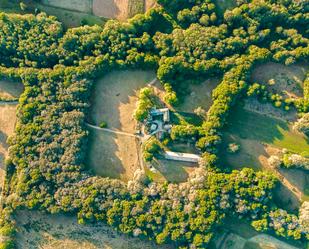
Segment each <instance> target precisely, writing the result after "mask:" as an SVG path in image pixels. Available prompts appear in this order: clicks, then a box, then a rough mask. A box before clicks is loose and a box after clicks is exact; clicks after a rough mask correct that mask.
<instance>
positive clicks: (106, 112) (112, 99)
mask: <svg viewBox="0 0 309 249" xmlns="http://www.w3.org/2000/svg"><path fill="white" fill-rule="evenodd" d="M155 77H156V76H155V73H154V72H152V71H141V70H136V71H133V70H131V71H129V70H127V71H114V72H111V73H109V74H107V75H106V76H105V77H103V78H102V79H100V80H98V82H97V83H96V85H95V87H94V89H93V95H92V97H91V110H90V115H89V121H90V123H93V124H96V125H99V124H100V123H101V122H102V121H105V122H106V123H107V126H108V128H111V129H115V130H120V131H125V132H129V133H133V132H134V131H135V126H136V121H135V119H134V118H133V113H134V110H135V108H136V103H137V100H138V99H137V92H138V90H139V89H140V88H142V87H144V86H145V85H146V84H147V83H148V82H149V81H151V80H152V79H154V78H155Z"/></svg>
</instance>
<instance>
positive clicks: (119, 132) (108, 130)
mask: <svg viewBox="0 0 309 249" xmlns="http://www.w3.org/2000/svg"><path fill="white" fill-rule="evenodd" d="M86 126H88V127H90V128H92V129H96V130H99V131H105V132H109V133H114V134H118V135H124V136H129V137H137V138H139V136H137V135H135V134H132V133H128V132H123V131H116V130H112V129H108V128H101V127H99V126H95V125H91V124H88V123H86Z"/></svg>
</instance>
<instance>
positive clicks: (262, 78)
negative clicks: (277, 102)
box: [251, 62, 309, 97]
mask: <svg viewBox="0 0 309 249" xmlns="http://www.w3.org/2000/svg"><path fill="white" fill-rule="evenodd" d="M308 69H309V65H308V63H304V62H302V63H295V64H293V65H290V66H285V65H282V64H279V63H274V62H268V63H265V64H262V65H258V66H257V67H256V68H255V69H254V70H253V72H252V75H251V81H252V82H257V83H260V84H265V85H267V89H268V90H270V91H275V92H278V93H280V94H283V96H285V97H301V96H302V95H303V90H302V86H303V81H304V79H305V77H306V72H307V71H308Z"/></svg>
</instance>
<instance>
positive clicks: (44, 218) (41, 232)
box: [16, 211, 172, 249]
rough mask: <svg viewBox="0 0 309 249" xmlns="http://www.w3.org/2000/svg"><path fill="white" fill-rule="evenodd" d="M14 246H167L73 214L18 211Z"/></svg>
mask: <svg viewBox="0 0 309 249" xmlns="http://www.w3.org/2000/svg"><path fill="white" fill-rule="evenodd" d="M16 221H17V228H18V233H17V246H18V247H17V248H18V249H26V248H27V249H38V248H40V249H129V248H130V249H157V248H160V249H161V248H162V249H167V248H169V249H171V248H172V247H169V246H162V245H161V246H157V245H155V244H154V243H153V242H149V241H144V240H141V239H138V238H132V237H128V236H126V235H123V234H119V233H117V232H116V231H115V230H113V229H112V228H111V227H109V226H107V225H104V224H102V223H96V224H90V225H79V224H77V222H76V218H75V217H69V216H67V215H65V216H64V215H48V214H45V213H39V212H33V211H19V212H17V215H16Z"/></svg>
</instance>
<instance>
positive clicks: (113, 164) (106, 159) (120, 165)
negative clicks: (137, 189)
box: [87, 129, 140, 181]
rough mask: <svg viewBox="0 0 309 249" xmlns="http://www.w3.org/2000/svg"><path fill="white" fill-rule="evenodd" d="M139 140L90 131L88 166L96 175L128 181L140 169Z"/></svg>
mask: <svg viewBox="0 0 309 249" xmlns="http://www.w3.org/2000/svg"><path fill="white" fill-rule="evenodd" d="M138 149H139V141H137V138H134V137H131V136H126V135H120V134H113V133H109V132H105V131H100V130H94V129H91V130H90V136H89V146H88V154H87V166H88V167H89V168H90V169H92V170H93V171H94V173H95V174H97V175H100V176H105V177H110V178H116V179H121V180H123V181H128V180H130V179H132V178H133V175H134V172H135V171H136V170H137V169H138V168H139V167H140V162H139V151H138Z"/></svg>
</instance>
